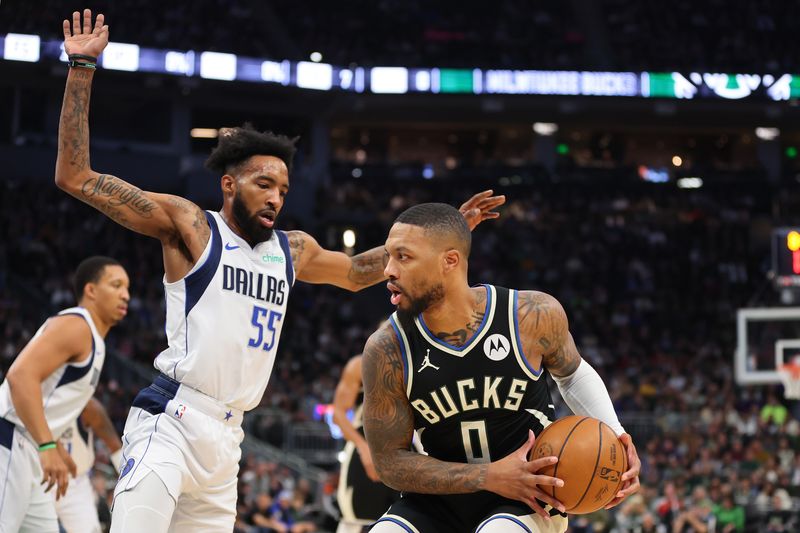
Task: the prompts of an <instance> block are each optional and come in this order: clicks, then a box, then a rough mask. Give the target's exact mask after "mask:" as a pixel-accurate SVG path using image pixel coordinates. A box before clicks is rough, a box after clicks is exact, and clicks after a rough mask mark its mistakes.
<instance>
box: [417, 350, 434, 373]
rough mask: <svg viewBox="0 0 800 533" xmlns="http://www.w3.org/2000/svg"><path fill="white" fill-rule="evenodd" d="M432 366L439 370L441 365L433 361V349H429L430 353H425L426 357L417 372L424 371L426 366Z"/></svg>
mask: <svg viewBox="0 0 800 533" xmlns="http://www.w3.org/2000/svg"><path fill="white" fill-rule="evenodd" d="M428 367H431V368H432V369H434V370H439V367H438V366H436V365H434V364H433V363H431V351H430V350H428V353H426V354H425V359H423V360H422V366H421V367H419V370H417V373H419V372H422V371H423V370H425V369H426V368H428Z"/></svg>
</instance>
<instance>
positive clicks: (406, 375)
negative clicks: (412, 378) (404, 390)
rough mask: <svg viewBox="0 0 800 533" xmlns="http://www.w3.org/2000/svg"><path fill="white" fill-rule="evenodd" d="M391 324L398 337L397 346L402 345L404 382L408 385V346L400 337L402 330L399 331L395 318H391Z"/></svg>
mask: <svg viewBox="0 0 800 533" xmlns="http://www.w3.org/2000/svg"><path fill="white" fill-rule="evenodd" d="M389 323H390V324H391V325H392V329H393V330H394V335H395V337H397V344H399V345H400V354H401V355H402V357H401V359H402V360H403V381H404V383H405V384H406V385H408V366H409V365H408V362H407V361H406V346H405V344H403V338H402V337H401V336H400V330H399V329H397V324H395V323H394V317H393V316H389Z"/></svg>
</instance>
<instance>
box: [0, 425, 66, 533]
mask: <svg viewBox="0 0 800 533" xmlns="http://www.w3.org/2000/svg"><path fill="white" fill-rule="evenodd" d="M42 475H43V473H42V465H41V463H39V451H38V450H37V448H36V445H35V444H34V443H33V441H31V440H30V439H29V438H28V437H27V436H26V435H25V434H24V433H23V432H22V431H20V429H19V428H17V427H16V425H15V424H14V423H13V422H9V421H8V420H6V419H4V418H0V533H18V532H19V533H58V519H57V518H56V506H55V491H56V487H53V488H52V489H50V492H45V491H44V489H45V488H46V485H42V484H41V481H42ZM72 481H74V480H72V479H70V484H72Z"/></svg>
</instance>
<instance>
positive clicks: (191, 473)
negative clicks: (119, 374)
mask: <svg viewBox="0 0 800 533" xmlns="http://www.w3.org/2000/svg"><path fill="white" fill-rule="evenodd" d="M241 423H242V412H241V411H237V410H235V409H231V408H229V407H227V406H225V405H223V404H221V403H219V402H218V401H216V400H214V399H213V398H211V397H209V396H206V395H204V394H202V393H200V392H198V391H196V390H194V389H191V388H189V387H186V386H183V385H180V384H179V383H178V382H176V381H173V380H171V379H169V378H167V377H166V376H163V375H161V376H158V377H157V378H156V379H155V381H154V382H153V384H152V385H150V386H149V387H147V388H145V389H142V391H141V392H140V393H139V394H138V395H137V396H136V399H135V400H134V401H133V407H132V408H131V411H130V413H129V414H128V420H127V422H126V423H125V432H124V435H123V438H122V443H123V455H122V463H123V467H122V469H121V474H120V478H119V480H118V481H117V486H116V488H115V489H114V499H115V500H116V498H117V497H118V496H119V495H120V494H122V493H123V492H125V491H130V490H134V489H135V488H136V486H137V484H138V483H139V482H140V481H141V480H142V479H144V477H145V476H147V474H148V473H150V472H153V473H154V474H155V475H157V476H158V478H159V479H160V480H161V481H162V482H163V483H164V485H165V486H166V488H167V491H168V492H169V494H170V496H171V497H172V498H173V500H174V501H175V503H176V506H175V512H174V514H173V515H172V525H171V527H170V531H231V530H233V526H234V522H235V521H236V498H237V492H236V487H237V475H238V473H239V460H240V458H241V455H242V452H241V448H240V444H241V442H242V440H243V439H244V432H243V431H242V428H241ZM113 521H114V507H113V504H112V522H113Z"/></svg>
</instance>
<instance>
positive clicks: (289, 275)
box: [276, 230, 294, 290]
mask: <svg viewBox="0 0 800 533" xmlns="http://www.w3.org/2000/svg"><path fill="white" fill-rule="evenodd" d="M276 233H277V234H278V242H279V243H280V244H281V250H283V255H284V256H285V257H286V281H288V282H289V289H290V290H291V288H292V286H294V265H293V264H292V250H291V249H290V248H289V237H287V236H286V232H285V231H280V230H277V231H276Z"/></svg>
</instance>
